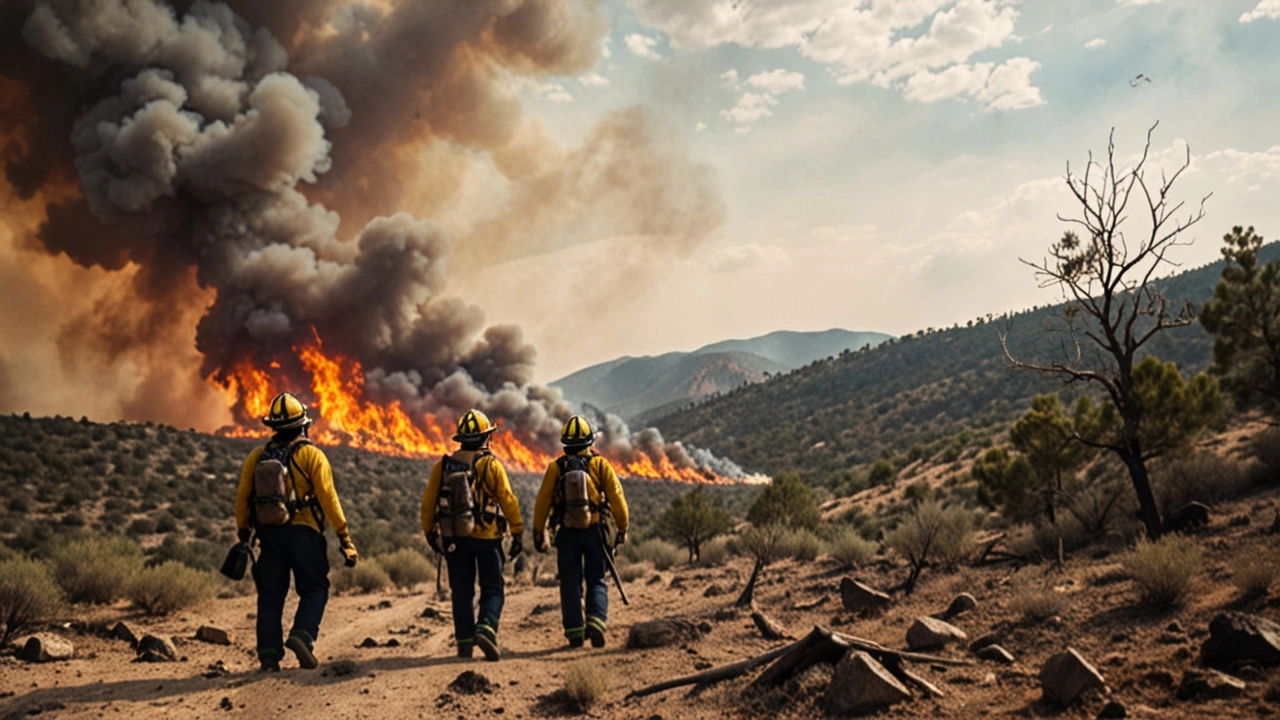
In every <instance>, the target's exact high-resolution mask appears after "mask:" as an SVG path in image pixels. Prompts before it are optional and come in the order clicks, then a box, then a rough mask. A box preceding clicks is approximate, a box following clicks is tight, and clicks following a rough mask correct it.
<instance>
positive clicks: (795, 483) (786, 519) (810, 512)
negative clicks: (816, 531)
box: [747, 473, 821, 530]
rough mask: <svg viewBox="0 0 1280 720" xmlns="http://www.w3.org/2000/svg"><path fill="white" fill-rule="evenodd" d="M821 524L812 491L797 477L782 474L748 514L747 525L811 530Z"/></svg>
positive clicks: (762, 491) (758, 498)
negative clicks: (780, 526)
mask: <svg viewBox="0 0 1280 720" xmlns="http://www.w3.org/2000/svg"><path fill="white" fill-rule="evenodd" d="M820 520H821V515H819V513H818V503H817V499H816V498H815V497H814V495H813V488H811V487H809V486H808V485H806V484H805V482H804V480H803V479H801V477H800V476H799V475H798V474H796V473H782V474H780V475H778V476H777V477H775V478H774V479H773V482H771V483H770V484H768V485H766V486H765V488H764V489H763V490H761V491H760V494H759V495H757V496H756V499H755V501H754V502H752V503H751V508H750V509H749V510H747V521H748V522H750V523H751V524H752V525H771V524H774V523H780V524H782V525H787V526H789V527H793V528H807V529H810V530H812V529H813V528H816V527H817V526H818V522H819V521H820Z"/></svg>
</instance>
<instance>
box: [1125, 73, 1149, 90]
mask: <svg viewBox="0 0 1280 720" xmlns="http://www.w3.org/2000/svg"><path fill="white" fill-rule="evenodd" d="M1143 81H1146V82H1151V78H1149V77H1147V76H1146V75H1144V74H1142V73H1138V75H1137V77H1135V78H1134V79H1132V80H1130V81H1129V87H1138V86H1139V85H1141V84H1142V83H1143Z"/></svg>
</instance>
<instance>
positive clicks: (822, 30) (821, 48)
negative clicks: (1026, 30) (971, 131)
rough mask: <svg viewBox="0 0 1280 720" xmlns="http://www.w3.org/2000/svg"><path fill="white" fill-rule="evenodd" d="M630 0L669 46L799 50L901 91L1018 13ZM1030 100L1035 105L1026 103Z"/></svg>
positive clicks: (855, 79)
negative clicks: (661, 32)
mask: <svg viewBox="0 0 1280 720" xmlns="http://www.w3.org/2000/svg"><path fill="white" fill-rule="evenodd" d="M630 3H631V5H632V6H633V7H634V8H635V9H636V12H637V14H638V15H639V17H640V19H641V20H642V21H644V22H645V23H646V24H648V25H649V26H650V27H654V28H657V29H660V30H662V31H663V32H665V33H666V34H667V35H668V36H669V37H670V40H671V44H672V45H673V46H674V47H680V48H690V49H703V48H710V47H715V46H718V45H725V44H736V45H740V46H743V47H761V48H783V47H795V48H796V49H797V50H798V51H799V52H800V54H801V55H803V56H805V57H807V58H809V59H811V60H814V61H817V62H820V63H823V64H824V65H826V66H827V67H828V69H829V70H830V71H831V73H832V74H833V75H834V76H835V78H836V80H837V81H838V82H839V83H841V84H845V85H848V84H852V83H863V82H865V83H871V84H873V85H876V86H879V87H892V88H897V89H899V90H902V91H904V92H905V91H906V89H907V86H908V84H909V79H910V78H912V77H914V76H916V75H918V74H919V73H920V72H922V71H931V72H934V73H938V72H940V71H941V72H945V71H946V70H948V69H950V68H952V67H954V66H957V65H961V64H965V63H969V61H970V58H972V57H973V55H974V54H976V53H978V52H981V51H983V50H989V49H992V48H998V47H1000V46H1002V45H1004V44H1005V43H1007V42H1014V41H1016V40H1017V39H1018V38H1017V36H1016V35H1015V34H1014V25H1015V22H1016V21H1017V18H1018V11H1017V10H1016V9H1015V8H1014V7H1013V5H1014V3H1012V2H1008V1H1007V0H901V1H899V2H893V3H889V2H881V3H866V2H858V3H850V2H847V1H846V0H792V1H791V2H781V1H780V0H777V1H773V2H757V3H747V2H742V1H741V0H706V1H703V2H689V0H630ZM972 70H973V69H972V68H970V69H969V70H968V72H972ZM1015 70H1016V71H1020V70H1021V68H1020V67H1019V66H1017V65H1013V66H1011V67H1010V68H1009V69H1008V70H1006V72H1013V71H1015ZM956 72H957V73H963V72H966V71H965V70H959V71H956ZM920 82H922V81H917V85H918V84H919V83H920ZM1005 94H1006V95H1007V94H1008V93H1005ZM1014 97H1017V98H1021V99H1019V100H1016V101H1015V100H1013V98H1014ZM1032 98H1035V99H1037V102H1035V103H1032V102H1031V99H1032ZM1039 102H1043V99H1042V98H1040V95H1039V91H1038V90H1036V89H1035V88H1026V89H1023V90H1021V91H1020V92H1018V93H1014V94H1013V95H1012V96H1011V97H1009V98H1005V99H1004V100H1002V101H1001V102H999V103H993V104H991V107H999V108H1004V109H1016V108H1021V107H1029V106H1030V105H1031V104H1039Z"/></svg>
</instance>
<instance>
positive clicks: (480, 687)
mask: <svg viewBox="0 0 1280 720" xmlns="http://www.w3.org/2000/svg"><path fill="white" fill-rule="evenodd" d="M495 687H496V686H495V685H494V684H493V681H492V680H490V679H489V678H487V677H485V676H484V675H481V674H480V673H478V672H475V671H474V670H466V671H464V672H463V673H462V674H461V675H459V676H458V677H456V678H454V679H453V682H451V683H449V689H450V690H452V691H454V692H456V693H458V694H460V695H479V694H481V693H491V692H493V691H494V688H495Z"/></svg>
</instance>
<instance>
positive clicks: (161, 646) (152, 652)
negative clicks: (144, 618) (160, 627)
mask: <svg viewBox="0 0 1280 720" xmlns="http://www.w3.org/2000/svg"><path fill="white" fill-rule="evenodd" d="M177 659H178V649H177V648H176V647H174V646H173V641H172V640H170V639H169V638H168V637H165V636H163V635H143V636H142V639H141V640H139V641H138V657H137V658H136V659H135V662H176V661H177Z"/></svg>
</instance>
